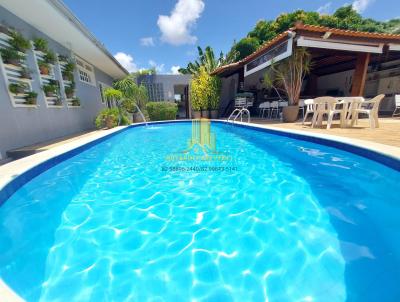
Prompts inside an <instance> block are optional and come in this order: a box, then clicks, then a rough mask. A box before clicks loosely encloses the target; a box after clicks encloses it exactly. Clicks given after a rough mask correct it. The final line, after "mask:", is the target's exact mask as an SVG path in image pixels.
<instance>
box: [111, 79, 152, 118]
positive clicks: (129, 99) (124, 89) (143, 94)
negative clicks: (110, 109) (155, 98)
mask: <svg viewBox="0 0 400 302" xmlns="http://www.w3.org/2000/svg"><path fill="white" fill-rule="evenodd" d="M113 87H114V88H115V89H117V90H119V91H121V93H122V100H121V105H122V107H123V108H124V109H125V110H126V111H128V112H130V113H133V112H135V111H136V106H138V107H139V108H140V109H142V110H143V109H144V108H145V106H146V103H147V101H148V99H149V97H148V94H147V89H146V87H145V86H144V85H137V84H136V81H135V79H134V76H133V75H128V76H126V77H125V78H123V79H121V80H119V81H116V82H114V84H113Z"/></svg>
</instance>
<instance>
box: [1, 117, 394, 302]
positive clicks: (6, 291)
mask: <svg viewBox="0 0 400 302" xmlns="http://www.w3.org/2000/svg"><path fill="white" fill-rule="evenodd" d="M187 121H190V120H177V121H164V122H157V123H170V122H187ZM213 121H218V122H224V121H223V120H213ZM143 124H144V123H139V124H136V125H143ZM149 124H151V123H149ZM234 124H239V125H244V126H251V127H254V128H260V129H268V130H272V131H276V132H282V133H293V134H299V135H304V136H309V137H315V138H320V139H325V140H331V141H334V142H339V143H345V144H348V145H351V146H355V147H361V148H364V149H367V150H371V151H374V152H377V153H380V154H383V155H386V156H389V157H392V158H395V159H398V160H400V148H399V147H394V146H389V145H384V144H380V143H374V142H371V141H366V140H360V139H354V138H348V137H341V136H337V135H331V134H325V133H316V132H313V133H310V132H307V131H304V130H295V129H286V128H279V127H277V126H269V125H260V124H253V123H244V122H235V123H234ZM126 127H128V126H120V127H116V128H113V129H108V130H103V131H96V132H93V133H92V134H91V135H87V136H84V137H82V138H77V139H75V140H73V141H70V142H67V143H65V144H62V145H59V146H56V147H54V148H52V149H49V150H45V151H42V152H40V153H36V154H33V155H30V156H27V157H24V158H21V159H18V160H15V161H12V162H10V163H7V164H5V165H3V166H0V190H1V189H2V188H3V187H4V186H5V185H7V184H8V183H9V182H10V181H12V180H13V179H14V178H15V177H17V176H18V175H21V174H22V173H24V172H26V171H28V170H29V169H31V168H33V167H35V166H37V165H39V164H40V163H43V162H45V161H46V160H48V159H50V158H53V157H55V156H58V155H61V154H63V153H66V152H68V151H70V150H73V149H75V148H78V147H80V146H83V145H85V144H87V143H90V142H92V141H94V140H96V139H99V138H102V137H105V136H107V135H109V134H112V133H115V132H119V131H121V130H123V129H124V128H126ZM0 297H1V298H5V300H4V301H7V302H23V301H24V300H23V299H22V298H20V297H19V296H18V295H17V294H16V293H14V292H13V291H12V289H10V288H9V287H8V286H7V285H6V284H5V283H4V282H3V281H2V279H1V278H0Z"/></svg>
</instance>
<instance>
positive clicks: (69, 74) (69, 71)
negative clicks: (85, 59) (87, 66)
mask: <svg viewBox="0 0 400 302" xmlns="http://www.w3.org/2000/svg"><path fill="white" fill-rule="evenodd" d="M74 70H75V63H74V62H68V63H67V64H66V65H65V66H64V70H63V72H62V76H63V80H64V81H73V80H74Z"/></svg>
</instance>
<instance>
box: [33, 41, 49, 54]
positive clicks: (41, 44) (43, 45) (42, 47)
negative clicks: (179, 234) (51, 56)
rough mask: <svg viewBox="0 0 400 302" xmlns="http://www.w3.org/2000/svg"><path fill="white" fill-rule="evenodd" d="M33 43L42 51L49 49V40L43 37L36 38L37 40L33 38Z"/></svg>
mask: <svg viewBox="0 0 400 302" xmlns="http://www.w3.org/2000/svg"><path fill="white" fill-rule="evenodd" d="M33 45H34V46H35V49H36V50H40V51H42V52H46V51H47V47H48V45H47V40H46V39H43V38H36V39H35V40H33Z"/></svg>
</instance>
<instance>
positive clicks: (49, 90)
mask: <svg viewBox="0 0 400 302" xmlns="http://www.w3.org/2000/svg"><path fill="white" fill-rule="evenodd" d="M42 89H43V91H44V94H45V95H46V97H54V96H56V95H57V92H58V87H57V85H54V84H47V85H43V87H42Z"/></svg>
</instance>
